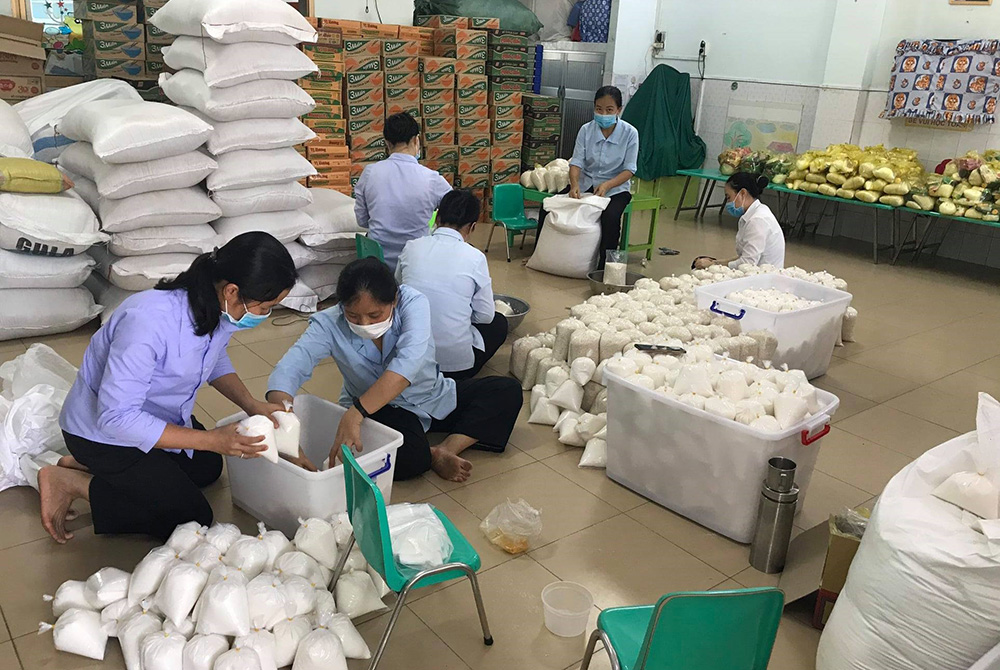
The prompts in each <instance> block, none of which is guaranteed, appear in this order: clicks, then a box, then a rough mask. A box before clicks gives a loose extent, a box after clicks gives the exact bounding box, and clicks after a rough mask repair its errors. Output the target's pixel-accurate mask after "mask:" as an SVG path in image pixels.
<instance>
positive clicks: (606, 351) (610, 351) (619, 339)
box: [598, 333, 630, 362]
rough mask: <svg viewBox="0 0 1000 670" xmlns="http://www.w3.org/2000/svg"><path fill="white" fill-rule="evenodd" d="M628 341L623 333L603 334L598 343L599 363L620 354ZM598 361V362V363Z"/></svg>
mask: <svg viewBox="0 0 1000 670" xmlns="http://www.w3.org/2000/svg"><path fill="white" fill-rule="evenodd" d="M629 342H630V340H629V337H628V335H625V334H624V333H604V334H602V335H601V341H600V346H599V348H600V357H599V358H600V361H604V360H607V359H609V358H611V357H613V356H614V355H615V354H620V353H621V352H622V351H623V350H624V349H625V346H626V345H627V344H629ZM600 361H598V362H600Z"/></svg>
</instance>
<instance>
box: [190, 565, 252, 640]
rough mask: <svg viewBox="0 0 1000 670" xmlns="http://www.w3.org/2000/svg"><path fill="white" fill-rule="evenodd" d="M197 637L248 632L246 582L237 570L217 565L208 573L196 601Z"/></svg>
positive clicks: (248, 614)
mask: <svg viewBox="0 0 1000 670" xmlns="http://www.w3.org/2000/svg"><path fill="white" fill-rule="evenodd" d="M196 630H197V632H198V634H199V635H211V634H216V635H227V636H230V637H233V636H238V635H246V634H247V633H249V632H250V605H249V602H248V600H247V580H246V577H244V576H243V573H241V572H240V571H239V570H236V569H234V568H229V567H226V566H220V567H218V568H216V569H215V570H213V571H212V574H211V575H210V576H209V578H208V585H207V586H206V587H205V590H204V592H203V593H202V596H201V599H200V600H199V602H198V627H197V629H196Z"/></svg>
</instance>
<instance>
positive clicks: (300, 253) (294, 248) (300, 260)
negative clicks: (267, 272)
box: [285, 242, 319, 450]
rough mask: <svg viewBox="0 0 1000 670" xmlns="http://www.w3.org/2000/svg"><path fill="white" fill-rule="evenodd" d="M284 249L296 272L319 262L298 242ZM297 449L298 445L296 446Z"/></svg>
mask: <svg viewBox="0 0 1000 670" xmlns="http://www.w3.org/2000/svg"><path fill="white" fill-rule="evenodd" d="M285 249H287V250H288V255H289V256H291V257H292V263H294V264H295V269H296V270H301V269H302V268H304V267H305V266H307V265H312V264H313V263H315V262H317V261H318V260H319V255H318V254H317V253H316V252H314V251H313V250H312V249H310V248H309V247H307V246H303V245H302V244H301V243H299V242H287V243H286V244H285ZM297 449H298V445H296V450H297Z"/></svg>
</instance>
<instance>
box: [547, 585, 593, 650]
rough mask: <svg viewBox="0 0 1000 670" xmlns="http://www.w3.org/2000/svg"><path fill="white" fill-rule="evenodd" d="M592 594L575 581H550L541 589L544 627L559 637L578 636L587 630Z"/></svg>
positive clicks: (591, 606)
mask: <svg viewBox="0 0 1000 670" xmlns="http://www.w3.org/2000/svg"><path fill="white" fill-rule="evenodd" d="M593 607H594V596H592V595H591V594H590V591H588V590H587V589H586V587H584V586H581V585H580V584H577V583H576V582H552V583H551V584H549V585H548V586H546V587H545V588H543V589H542V610H543V611H544V614H545V627H546V628H548V629H549V632H550V633H552V634H553V635H558V636H559V637H578V636H580V635H583V634H584V633H586V632H587V622H588V621H589V620H590V610H591V609H592V608H593Z"/></svg>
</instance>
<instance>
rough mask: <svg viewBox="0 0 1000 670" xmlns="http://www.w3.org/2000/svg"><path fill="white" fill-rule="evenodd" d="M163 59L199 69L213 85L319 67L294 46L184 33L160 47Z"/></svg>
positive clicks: (287, 76) (294, 73)
mask: <svg viewBox="0 0 1000 670" xmlns="http://www.w3.org/2000/svg"><path fill="white" fill-rule="evenodd" d="M163 61H164V62H165V63H166V64H167V66H168V67H171V68H173V69H175V70H183V69H185V68H190V69H192V70H198V71H199V72H201V73H202V74H203V75H205V83H206V84H208V85H209V86H210V87H212V88H228V87H230V86H236V85H237V84H245V83H246V82H248V81H257V80H261V79H285V80H288V81H294V80H296V79H299V78H300V77H305V76H306V75H308V74H312V73H313V72H318V71H319V68H318V67H316V64H315V63H313V62H312V60H311V59H310V58H309V56H307V55H305V54H304V53H302V52H301V51H299V50H298V49H297V48H296V47H294V46H290V45H284V44H267V43H262V42H241V43H239V44H219V43H218V42H216V41H214V40H211V39H205V38H203V37H189V36H186V35H182V36H181V37H178V38H177V39H176V40H174V42H173V44H171V45H170V46H168V47H167V48H166V49H164V50H163Z"/></svg>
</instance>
